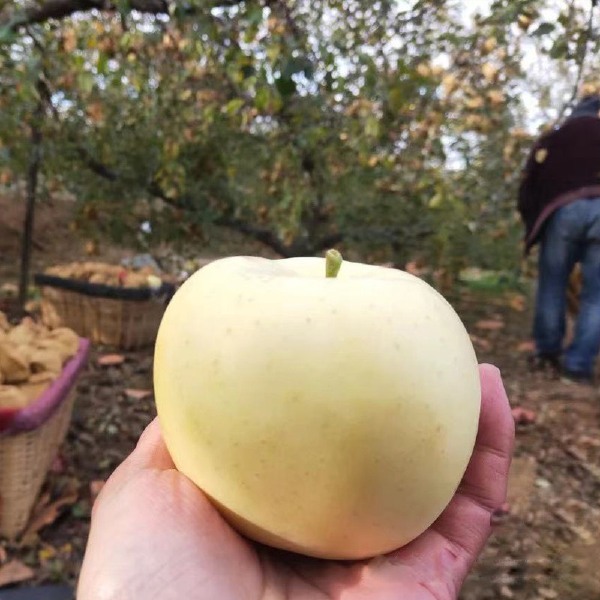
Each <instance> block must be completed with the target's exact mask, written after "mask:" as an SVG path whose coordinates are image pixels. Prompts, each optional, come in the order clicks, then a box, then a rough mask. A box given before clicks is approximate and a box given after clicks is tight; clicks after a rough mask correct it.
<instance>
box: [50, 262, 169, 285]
mask: <svg viewBox="0 0 600 600" xmlns="http://www.w3.org/2000/svg"><path fill="white" fill-rule="evenodd" d="M46 275H54V276H55V277H61V278H63V279H76V280H79V281H85V282H87V283H91V284H99V285H108V286H112V287H125V288H145V287H150V288H158V287H160V286H161V284H162V282H163V281H167V280H169V281H170V278H169V276H168V275H166V274H165V273H161V272H158V271H157V270H156V269H154V268H153V267H151V266H146V267H141V268H140V269H129V268H126V267H123V266H120V265H112V264H107V263H103V262H73V263H68V264H64V265H56V266H54V267H49V268H48V269H46Z"/></svg>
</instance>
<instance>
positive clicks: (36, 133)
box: [18, 103, 43, 314]
mask: <svg viewBox="0 0 600 600" xmlns="http://www.w3.org/2000/svg"><path fill="white" fill-rule="evenodd" d="M42 115H43V106H42V105H41V103H40V105H39V106H38V108H37V110H36V112H35V115H34V117H33V120H32V123H31V151H30V155H29V165H28V167H27V187H26V198H25V201H26V204H25V219H24V222H23V235H22V238H21V272H20V277H19V307H18V308H19V312H20V313H21V314H23V313H24V312H25V304H26V303H27V292H28V290H29V271H30V268H31V248H32V245H33V223H34V213H35V200H36V195H37V187H38V175H39V172H40V166H41V162H42V132H41V127H40V126H41V118H42Z"/></svg>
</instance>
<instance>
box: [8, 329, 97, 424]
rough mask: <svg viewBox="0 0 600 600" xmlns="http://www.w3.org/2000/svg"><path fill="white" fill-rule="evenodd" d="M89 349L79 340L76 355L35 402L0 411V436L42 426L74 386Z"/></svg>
mask: <svg viewBox="0 0 600 600" xmlns="http://www.w3.org/2000/svg"><path fill="white" fill-rule="evenodd" d="M89 349H90V342H89V340H86V339H83V338H81V339H80V340H79V349H78V350H77V354H75V356H74V357H73V358H72V359H71V360H69V362H67V364H66V365H65V367H64V369H63V370H62V373H61V374H60V375H59V376H58V377H57V378H56V379H55V380H54V381H53V382H52V383H51V384H50V386H49V387H48V388H47V389H46V390H45V391H44V393H43V394H42V395H41V396H40V397H39V398H38V399H37V400H36V401H35V402H32V403H31V404H30V405H29V406H26V407H25V408H22V409H20V410H10V409H7V410H3V409H0V435H15V434H17V433H22V432H24V431H31V430H33V429H36V428H37V427H39V426H40V425H43V424H44V423H45V422H46V421H47V420H48V419H49V418H50V417H51V416H52V414H53V413H54V411H55V410H56V409H57V408H58V406H59V405H60V403H61V402H62V401H63V400H64V399H65V398H66V397H67V394H68V393H69V391H70V390H71V388H72V387H73V385H74V384H75V381H76V379H77V375H78V374H79V372H80V371H81V369H82V368H83V366H84V365H85V363H86V360H87V357H88V354H89Z"/></svg>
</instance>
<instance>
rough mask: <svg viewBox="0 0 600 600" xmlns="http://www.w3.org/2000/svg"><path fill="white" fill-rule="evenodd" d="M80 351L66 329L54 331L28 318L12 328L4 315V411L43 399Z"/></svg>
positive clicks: (0, 367)
mask: <svg viewBox="0 0 600 600" xmlns="http://www.w3.org/2000/svg"><path fill="white" fill-rule="evenodd" d="M78 348H79V337H78V336H77V334H76V333H75V332H74V331H72V330H71V329H68V328H66V327H61V328H58V329H53V330H50V329H48V328H47V327H45V326H44V325H41V324H40V323H36V322H35V321H34V320H33V319H31V318H29V317H26V318H25V319H23V320H22V321H21V323H19V324H18V325H16V326H14V327H13V326H11V325H10V324H9V322H8V320H7V319H6V316H5V315H4V313H2V312H0V409H2V408H4V409H20V408H24V407H26V406H27V405H29V404H30V403H31V402H33V401H34V400H36V399H37V398H39V397H40V395H41V394H42V393H43V392H44V390H45V389H46V388H47V387H48V386H49V385H50V384H51V383H52V382H53V381H54V380H55V379H56V378H57V377H58V375H59V374H60V372H61V371H62V369H63V366H64V364H65V363H66V362H67V361H68V360H69V359H70V358H72V357H73V356H75V354H76V353H77V350H78Z"/></svg>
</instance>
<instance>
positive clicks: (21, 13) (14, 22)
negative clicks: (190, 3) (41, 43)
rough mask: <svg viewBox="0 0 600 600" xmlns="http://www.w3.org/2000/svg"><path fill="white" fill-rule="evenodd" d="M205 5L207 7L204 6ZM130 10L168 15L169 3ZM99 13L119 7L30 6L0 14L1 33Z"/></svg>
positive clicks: (150, 1)
mask: <svg viewBox="0 0 600 600" xmlns="http://www.w3.org/2000/svg"><path fill="white" fill-rule="evenodd" d="M241 1H242V0H215V1H214V2H212V3H211V5H210V6H202V7H200V6H198V7H191V8H187V9H185V12H189V13H190V14H192V13H194V12H198V11H199V10H200V8H202V10H204V11H208V10H209V9H210V8H212V7H213V6H214V7H218V6H233V5H236V4H239V3H240V2H241ZM207 4H208V3H207ZM128 5H129V8H130V9H131V10H135V11H138V12H141V13H145V14H151V15H168V14H169V2H168V0H129V1H128ZM90 10H99V11H107V12H118V3H117V2H114V1H111V0H45V1H44V2H30V3H28V4H27V5H26V6H25V7H24V8H23V9H22V10H15V9H14V8H13V9H12V10H8V9H7V10H4V11H0V29H2V28H7V29H9V30H11V31H18V30H19V29H21V28H22V27H25V26H27V25H32V24H35V23H45V22H46V21H49V20H51V19H64V18H66V17H70V16H71V15H73V14H75V13H77V12H88V11H90Z"/></svg>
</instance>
